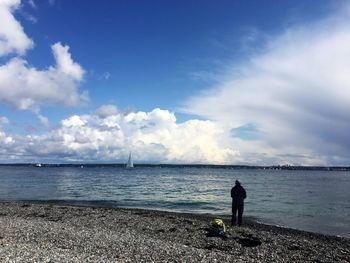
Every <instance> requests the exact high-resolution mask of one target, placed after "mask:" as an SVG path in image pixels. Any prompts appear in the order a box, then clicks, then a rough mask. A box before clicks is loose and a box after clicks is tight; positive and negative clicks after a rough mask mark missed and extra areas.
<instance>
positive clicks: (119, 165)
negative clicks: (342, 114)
mask: <svg viewBox="0 0 350 263" xmlns="http://www.w3.org/2000/svg"><path fill="white" fill-rule="evenodd" d="M38 164H39V163H0V166H15V167H38ZM40 167H77V168H96V167H117V168H124V167H125V164H124V163H40ZM134 167H135V168H137V167H139V168H218V169H232V170H252V169H259V170H297V171H300V170H305V171H350V166H292V165H270V166H253V165H220V164H146V163H144V164H143V163H141V164H137V163H136V164H134ZM38 168H39V167H38Z"/></svg>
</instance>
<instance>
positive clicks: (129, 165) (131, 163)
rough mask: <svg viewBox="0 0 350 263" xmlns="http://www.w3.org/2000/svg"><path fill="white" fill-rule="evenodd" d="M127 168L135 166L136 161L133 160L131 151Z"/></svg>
mask: <svg viewBox="0 0 350 263" xmlns="http://www.w3.org/2000/svg"><path fill="white" fill-rule="evenodd" d="M126 168H128V169H131V168H134V161H133V160H132V155H131V153H130V154H129V159H128V162H127V164H126Z"/></svg>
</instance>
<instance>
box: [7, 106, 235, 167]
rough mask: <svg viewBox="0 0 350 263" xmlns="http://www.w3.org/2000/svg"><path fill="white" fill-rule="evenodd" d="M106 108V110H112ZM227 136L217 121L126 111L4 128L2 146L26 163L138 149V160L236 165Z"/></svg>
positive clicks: (117, 155) (110, 156) (121, 155)
mask: <svg viewBox="0 0 350 263" xmlns="http://www.w3.org/2000/svg"><path fill="white" fill-rule="evenodd" d="M106 106H108V107H101V108H111V107H110V106H111V105H106ZM101 108H100V109H101ZM97 112H98V111H97ZM227 136H228V135H227V134H225V133H223V131H222V129H221V127H220V126H219V125H217V124H216V123H214V122H211V121H200V120H191V121H187V122H184V123H177V122H176V118H175V116H174V114H173V113H171V112H169V111H167V110H161V109H154V110H153V111H151V112H131V113H128V114H126V115H125V114H123V113H119V112H114V114H109V115H108V116H106V115H103V116H101V115H100V114H98V113H96V114H93V115H73V116H71V117H69V118H67V119H64V120H62V122H61V124H60V125H59V127H57V128H56V129H53V130H51V131H50V132H48V133H46V134H43V135H40V136H26V137H18V136H17V137H11V136H8V135H6V134H5V133H4V132H2V133H1V134H0V145H1V148H3V149H5V148H6V150H7V151H8V155H11V154H12V155H13V156H14V157H13V158H15V156H19V157H18V158H20V160H21V161H23V158H24V159H25V158H26V157H25V156H31V158H34V159H35V160H38V159H40V158H46V159H50V158H51V160H55V161H99V162H101V161H102V162H104V161H108V162H123V161H125V158H126V157H127V156H128V153H129V151H132V152H133V155H134V158H135V160H136V162H137V161H143V162H157V163H158V162H161V163H230V161H231V160H232V158H233V157H234V156H237V155H238V152H237V151H235V150H233V149H229V148H227V147H225V146H224V145H222V140H223V139H225V137H227Z"/></svg>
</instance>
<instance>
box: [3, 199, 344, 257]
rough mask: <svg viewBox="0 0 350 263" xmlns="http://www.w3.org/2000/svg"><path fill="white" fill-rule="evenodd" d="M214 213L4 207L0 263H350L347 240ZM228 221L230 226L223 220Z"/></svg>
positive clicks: (6, 204) (25, 204) (29, 205)
mask: <svg viewBox="0 0 350 263" xmlns="http://www.w3.org/2000/svg"><path fill="white" fill-rule="evenodd" d="M213 218H214V216H211V215H196V214H180V213H170V212H161V211H152V210H140V209H123V208H117V209H115V208H94V207H78V206H69V205H62V204H50V203H37V202H36V203H29V202H2V203H1V202H0V262H350V239H348V238H340V237H334V236H326V235H322V234H315V233H309V232H304V231H298V230H292V229H286V228H279V227H276V226H268V225H263V224H258V223H256V222H254V221H253V220H246V221H245V225H244V226H242V227H239V228H238V227H235V228H230V229H229V233H230V234H231V237H230V238H221V237H210V236H208V227H209V225H210V221H211V220H212V219H213ZM225 222H226V223H229V221H227V220H225Z"/></svg>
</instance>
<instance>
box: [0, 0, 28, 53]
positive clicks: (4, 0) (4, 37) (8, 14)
mask: <svg viewBox="0 0 350 263" xmlns="http://www.w3.org/2000/svg"><path fill="white" fill-rule="evenodd" d="M20 3H21V1H20V0H1V1H0V25H1V26H0V56H4V55H8V54H10V53H17V54H19V55H24V54H25V52H26V51H27V50H28V49H30V48H32V47H33V45H34V43H33V41H32V40H31V39H30V38H28V37H27V35H26V34H25V33H24V31H23V28H22V26H21V25H20V23H19V22H18V21H17V20H16V19H15V17H14V16H13V14H12V13H13V12H14V11H15V10H16V9H18V8H19V6H20Z"/></svg>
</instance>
